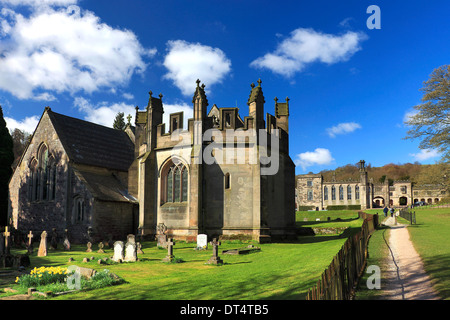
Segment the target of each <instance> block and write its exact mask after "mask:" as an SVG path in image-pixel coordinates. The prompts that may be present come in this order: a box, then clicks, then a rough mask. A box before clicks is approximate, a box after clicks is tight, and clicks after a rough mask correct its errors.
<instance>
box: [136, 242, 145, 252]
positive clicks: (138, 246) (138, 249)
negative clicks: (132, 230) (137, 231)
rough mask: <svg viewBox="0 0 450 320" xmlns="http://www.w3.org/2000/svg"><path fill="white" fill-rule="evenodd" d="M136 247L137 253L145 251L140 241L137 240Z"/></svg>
mask: <svg viewBox="0 0 450 320" xmlns="http://www.w3.org/2000/svg"><path fill="white" fill-rule="evenodd" d="M136 248H137V253H139V254H143V253H144V251H142V244H141V243H140V242H136Z"/></svg>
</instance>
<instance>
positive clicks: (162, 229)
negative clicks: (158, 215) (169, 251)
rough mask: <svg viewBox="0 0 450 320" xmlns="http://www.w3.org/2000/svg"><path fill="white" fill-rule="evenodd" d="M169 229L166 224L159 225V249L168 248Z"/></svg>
mask: <svg viewBox="0 0 450 320" xmlns="http://www.w3.org/2000/svg"><path fill="white" fill-rule="evenodd" d="M166 231H167V227H166V225H165V224H164V223H160V224H158V227H157V232H158V233H157V235H156V239H157V240H158V243H157V245H158V248H167V235H166Z"/></svg>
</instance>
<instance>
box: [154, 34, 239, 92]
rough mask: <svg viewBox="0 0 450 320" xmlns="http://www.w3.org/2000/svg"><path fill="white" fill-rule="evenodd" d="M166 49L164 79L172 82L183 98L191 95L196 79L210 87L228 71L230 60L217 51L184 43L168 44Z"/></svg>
mask: <svg viewBox="0 0 450 320" xmlns="http://www.w3.org/2000/svg"><path fill="white" fill-rule="evenodd" d="M167 47H168V48H167V51H168V53H167V55H166V57H165V59H164V62H163V64H164V66H165V67H166V68H167V69H168V71H169V72H168V73H167V74H166V75H165V76H164V78H166V79H169V80H172V81H173V83H174V85H175V86H177V87H178V88H179V89H180V90H181V92H182V93H183V94H184V95H186V96H189V95H193V94H194V91H195V87H196V83H195V81H196V80H197V79H200V80H201V81H202V82H203V83H204V84H205V85H207V86H212V85H214V84H216V83H220V82H221V81H222V80H223V78H224V77H225V76H226V75H227V74H228V73H229V72H230V70H231V62H230V60H229V59H228V58H227V57H226V55H225V53H224V52H223V51H222V50H220V49H219V48H212V47H209V46H206V45H202V44H200V43H189V42H186V41H183V40H175V41H168V42H167Z"/></svg>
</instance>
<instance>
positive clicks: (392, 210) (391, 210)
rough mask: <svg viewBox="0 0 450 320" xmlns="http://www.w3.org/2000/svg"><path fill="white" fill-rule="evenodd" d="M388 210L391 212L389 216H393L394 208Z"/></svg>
mask: <svg viewBox="0 0 450 320" xmlns="http://www.w3.org/2000/svg"><path fill="white" fill-rule="evenodd" d="M389 212H390V213H391V217H393V216H394V208H391V209H390V210H389Z"/></svg>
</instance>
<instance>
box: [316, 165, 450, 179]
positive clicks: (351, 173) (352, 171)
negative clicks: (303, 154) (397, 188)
mask: <svg viewBox="0 0 450 320" xmlns="http://www.w3.org/2000/svg"><path fill="white" fill-rule="evenodd" d="M366 170H367V174H368V177H369V179H370V178H373V182H374V183H382V182H384V181H385V179H388V181H389V183H390V184H391V183H392V182H393V181H394V180H410V181H411V182H412V183H413V184H417V185H420V184H447V183H448V179H447V178H448V177H450V171H449V165H448V164H432V165H422V164H420V163H418V162H415V163H405V164H394V163H389V164H386V165H384V166H382V167H372V165H371V164H370V163H369V164H367V165H366ZM320 173H321V174H322V176H323V177H324V181H331V180H332V177H333V173H335V175H336V180H337V181H345V180H350V179H351V180H353V181H358V180H359V167H358V164H347V165H345V166H342V167H338V168H336V169H335V170H323V171H321V172H320Z"/></svg>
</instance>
